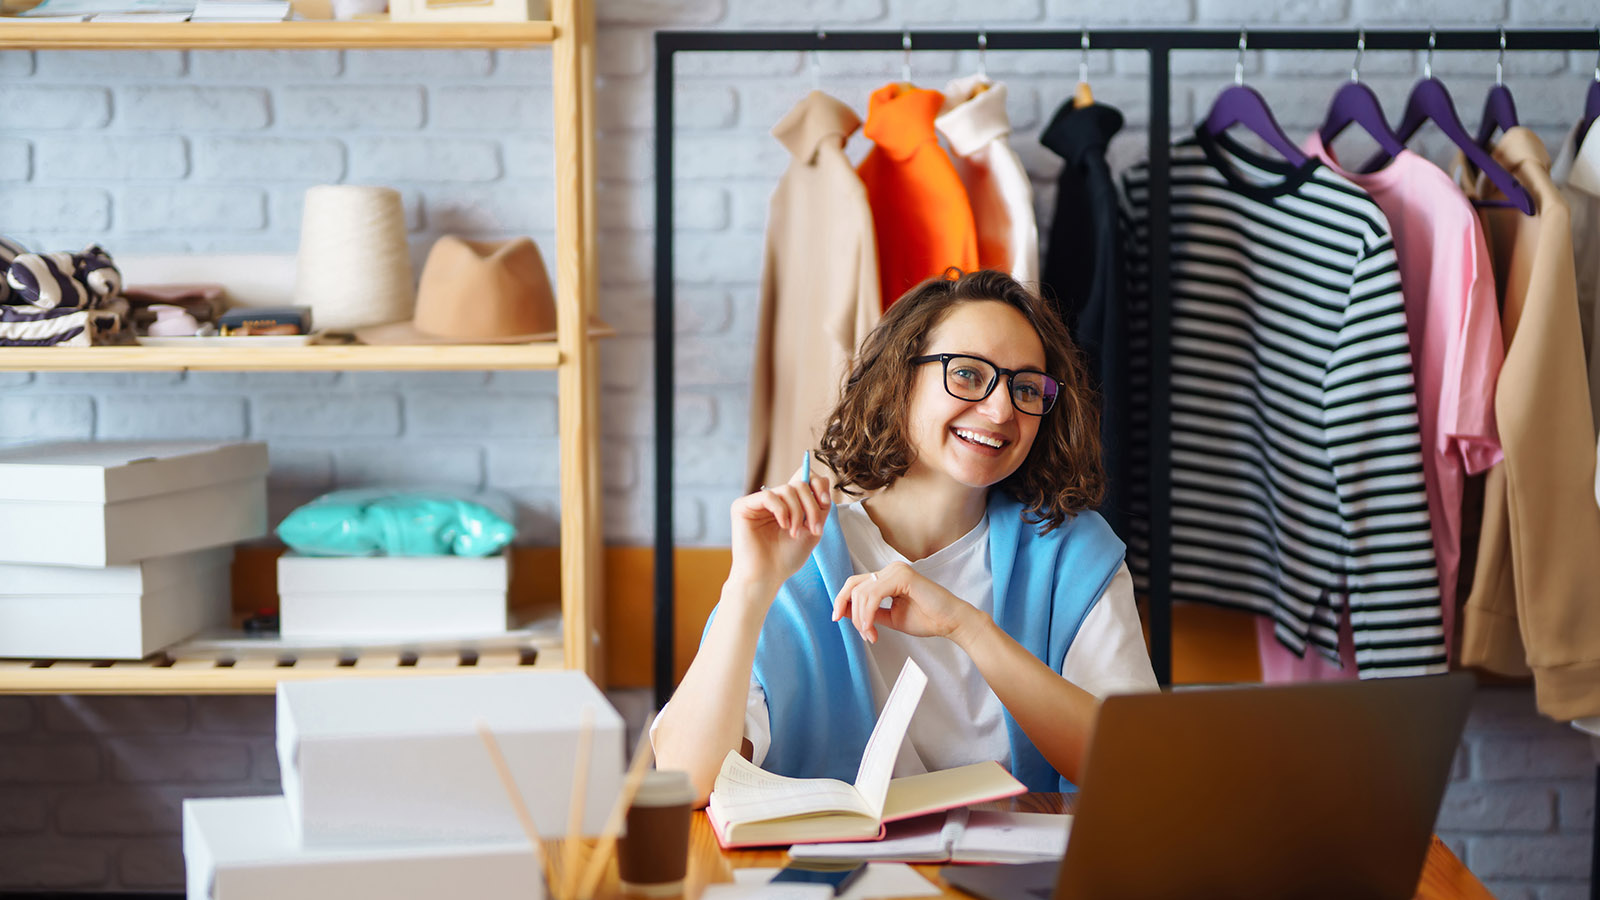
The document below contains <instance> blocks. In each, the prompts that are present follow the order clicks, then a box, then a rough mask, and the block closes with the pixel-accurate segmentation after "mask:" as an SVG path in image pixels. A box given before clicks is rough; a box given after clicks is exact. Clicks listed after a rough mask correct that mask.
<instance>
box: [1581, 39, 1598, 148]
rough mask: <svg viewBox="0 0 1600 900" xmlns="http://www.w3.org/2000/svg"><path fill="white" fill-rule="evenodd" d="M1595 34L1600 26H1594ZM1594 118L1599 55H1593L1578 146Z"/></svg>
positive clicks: (1587, 132)
mask: <svg viewBox="0 0 1600 900" xmlns="http://www.w3.org/2000/svg"><path fill="white" fill-rule="evenodd" d="M1595 34H1596V36H1597V37H1600V27H1597V28H1595ZM1595 119H1600V56H1597V57H1595V61H1594V81H1591V82H1589V96H1588V97H1586V98H1585V99H1584V101H1583V118H1582V119H1580V120H1579V121H1578V147H1582V146H1583V139H1584V137H1585V136H1586V135H1588V134H1589V128H1590V126H1592V125H1594V121H1595Z"/></svg>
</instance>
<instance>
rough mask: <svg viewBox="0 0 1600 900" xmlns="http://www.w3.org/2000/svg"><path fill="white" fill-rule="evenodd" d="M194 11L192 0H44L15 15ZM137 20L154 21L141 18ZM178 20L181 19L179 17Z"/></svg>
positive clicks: (41, 15) (36, 16) (38, 16)
mask: <svg viewBox="0 0 1600 900" xmlns="http://www.w3.org/2000/svg"><path fill="white" fill-rule="evenodd" d="M193 11H194V0H44V2H43V3H41V4H39V5H38V6H35V7H34V8H32V9H29V10H26V11H24V12H20V13H18V14H17V15H18V16H21V17H24V18H42V17H49V16H99V15H111V14H126V13H141V14H143V13H150V14H158V13H159V14H167V15H175V14H178V13H182V14H183V15H185V16H187V15H188V14H189V13H191V12H193ZM139 21H154V20H145V19H141V20H139ZM179 21H182V20H181V19H180V20H179Z"/></svg>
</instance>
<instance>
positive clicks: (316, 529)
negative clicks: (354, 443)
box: [278, 488, 516, 556]
mask: <svg viewBox="0 0 1600 900" xmlns="http://www.w3.org/2000/svg"><path fill="white" fill-rule="evenodd" d="M494 506H501V507H503V509H498V510H497V509H494V508H493V507H494ZM509 507H510V504H508V503H503V502H497V501H495V500H494V499H492V498H488V497H482V496H479V497H476V498H474V499H467V498H466V497H462V496H456V495H452V494H450V493H448V492H445V491H432V490H427V491H424V490H396V489H384V488H356V489H351V490H343V491H334V492H333V493H331V494H323V495H322V496H321V497H318V498H317V499H315V500H313V501H311V502H310V503H307V504H306V505H304V506H302V507H300V508H299V509H297V510H295V511H294V512H292V513H290V514H289V515H288V516H287V517H285V518H284V520H283V521H282V522H281V523H279V525H278V537H279V538H280V539H282V540H283V542H284V543H285V544H288V545H289V547H290V548H291V549H293V550H294V551H295V552H297V553H302V554H306V555H308V556H492V555H493V554H495V553H498V552H500V550H502V549H503V548H504V547H505V546H506V545H507V544H509V543H511V540H512V538H514V537H516V526H514V525H512V524H511V518H512V516H511V512H510V508H509Z"/></svg>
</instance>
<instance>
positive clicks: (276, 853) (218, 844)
mask: <svg viewBox="0 0 1600 900" xmlns="http://www.w3.org/2000/svg"><path fill="white" fill-rule="evenodd" d="M541 849H542V848H541ZM183 866H184V874H185V882H186V883H187V885H188V897H189V900H289V898H293V900H352V898H362V897H381V898H383V900H439V898H443V897H471V898H473V900H502V898H503V900H543V897H544V896H545V892H544V877H543V873H542V872H541V871H540V865H539V858H538V856H536V855H535V854H534V851H533V849H532V848H531V847H530V846H529V845H528V842H527V840H526V839H524V838H519V839H518V840H516V841H511V842H500V843H484V844H463V845H452V846H443V847H437V846H436V847H417V846H408V847H395V846H378V847H354V848H351V847H345V848H338V847H334V848H310V847H302V846H300V844H299V843H298V842H297V841H296V840H295V838H294V834H293V831H292V829H291V828H290V826H289V804H288V803H287V802H286V801H285V800H284V798H282V797H231V798H223V799H207V800H185V801H183Z"/></svg>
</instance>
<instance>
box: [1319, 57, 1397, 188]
mask: <svg viewBox="0 0 1600 900" xmlns="http://www.w3.org/2000/svg"><path fill="white" fill-rule="evenodd" d="M1366 52H1367V33H1366V31H1365V30H1362V31H1361V32H1360V33H1358V34H1357V36H1356V61H1355V62H1354V63H1353V64H1352V65H1351V66H1350V80H1349V81H1347V82H1345V83H1344V85H1343V86H1341V87H1340V88H1339V90H1338V91H1336V92H1335V93H1334V95H1333V102H1331V103H1329V104H1328V117H1327V118H1326V119H1323V120H1322V127H1321V128H1319V129H1317V132H1318V134H1319V135H1321V137H1322V143H1323V146H1330V145H1332V144H1333V139H1334V138H1336V137H1338V136H1339V134H1340V133H1341V132H1343V131H1344V130H1345V129H1346V128H1348V127H1350V125H1352V124H1355V125H1360V126H1361V127H1362V129H1363V130H1365V131H1366V132H1367V134H1370V135H1372V137H1373V139H1374V140H1376V141H1377V142H1378V147H1379V148H1381V149H1382V150H1383V152H1384V153H1387V154H1388V155H1389V156H1391V157H1393V156H1399V155H1400V151H1401V150H1404V149H1405V147H1406V145H1405V144H1404V143H1403V142H1402V141H1401V140H1400V138H1399V137H1398V136H1396V135H1395V133H1394V129H1392V128H1390V127H1389V120H1388V118H1387V117H1385V116H1384V114H1383V106H1382V104H1380V103H1379V102H1378V95H1377V94H1374V93H1373V92H1372V88H1369V87H1367V86H1366V85H1364V84H1362V83H1361V56H1362V54H1364V53H1366Z"/></svg>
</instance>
